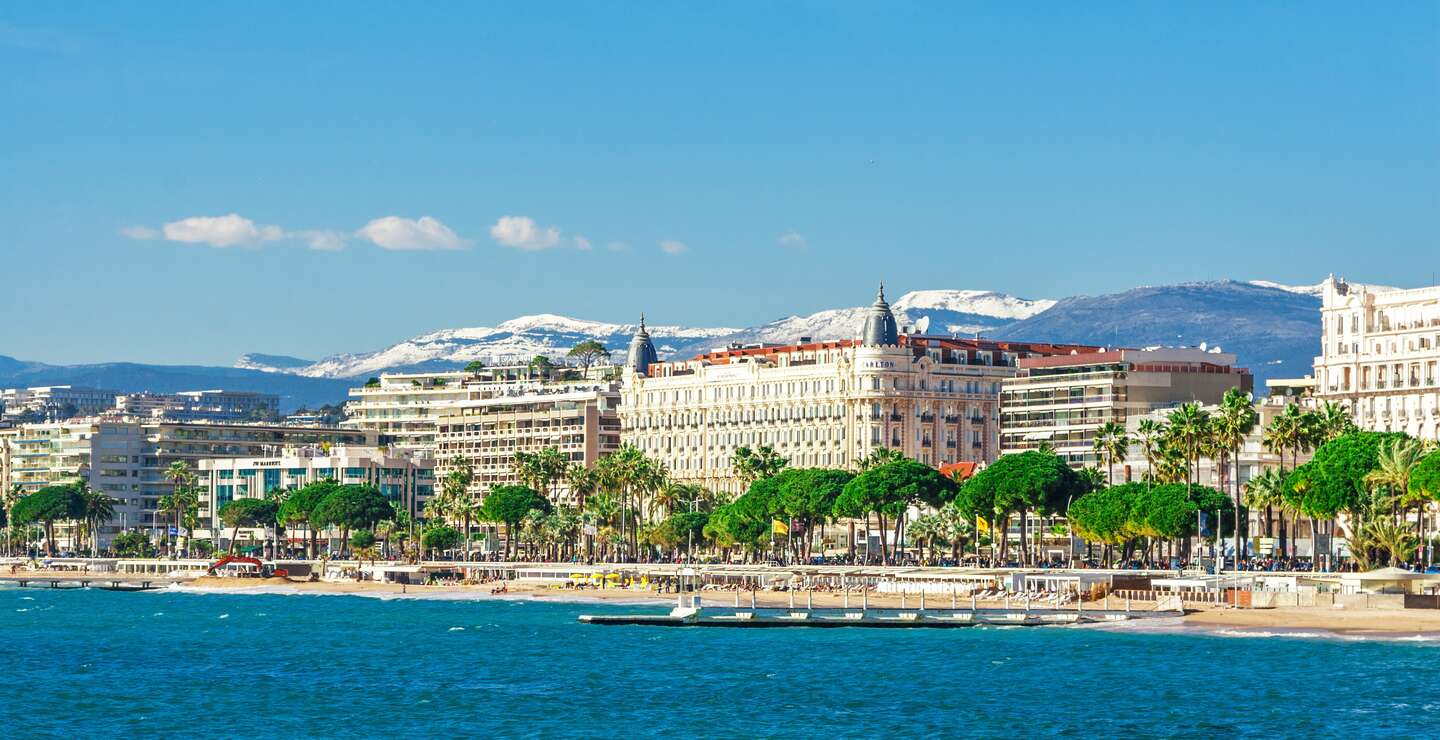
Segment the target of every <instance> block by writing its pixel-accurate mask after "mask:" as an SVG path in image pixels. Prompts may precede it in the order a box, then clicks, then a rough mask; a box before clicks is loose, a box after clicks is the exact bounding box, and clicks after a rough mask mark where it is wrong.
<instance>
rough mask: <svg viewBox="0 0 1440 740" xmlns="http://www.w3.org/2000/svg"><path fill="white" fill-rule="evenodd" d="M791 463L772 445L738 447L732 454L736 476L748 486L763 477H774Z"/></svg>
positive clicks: (731, 461) (731, 462) (731, 460)
mask: <svg viewBox="0 0 1440 740" xmlns="http://www.w3.org/2000/svg"><path fill="white" fill-rule="evenodd" d="M789 464H790V461H789V460H786V459H785V458H783V457H781V456H780V453H778V452H776V451H775V450H774V448H772V447H770V445H760V446H759V447H756V448H755V449H753V450H752V449H751V448H749V447H736V448H735V454H733V455H731V456H730V466H731V467H732V468H734V469H735V476H736V477H737V478H739V479H740V480H742V481H744V482H745V485H746V486H749V485H750V484H751V483H754V482H755V481H757V480H760V479H761V478H770V477H773V476H774V475H775V474H776V473H779V472H780V471H781V470H782V469H784V467H785V466H786V465H789Z"/></svg>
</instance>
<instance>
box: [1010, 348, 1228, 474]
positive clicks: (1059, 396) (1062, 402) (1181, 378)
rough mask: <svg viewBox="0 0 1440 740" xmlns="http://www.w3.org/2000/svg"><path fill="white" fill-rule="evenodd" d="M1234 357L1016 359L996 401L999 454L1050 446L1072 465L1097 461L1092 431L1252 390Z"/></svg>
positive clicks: (1165, 352)
mask: <svg viewBox="0 0 1440 740" xmlns="http://www.w3.org/2000/svg"><path fill="white" fill-rule="evenodd" d="M1235 363H1236V357H1235V355H1233V354H1226V353H1222V352H1208V351H1205V350H1200V349H1189V348H1162V349H1144V350H1140V349H1107V350H1098V351H1089V352H1082V353H1076V354H1073V355H1064V356H1051V357H1036V358H1030V359H1025V360H1021V361H1020V370H1019V373H1018V374H1016V375H1015V377H1013V378H1009V379H1007V380H1006V381H1005V382H1004V387H1005V390H1004V395H1003V396H1002V398H1001V401H1000V406H1001V411H1000V413H1001V421H1000V423H1001V427H1002V433H1001V441H1000V447H1001V451H1002V452H1003V453H1006V454H1009V453H1012V452H1024V451H1026V450H1033V449H1036V448H1038V447H1040V446H1041V445H1049V446H1050V447H1051V448H1053V449H1054V450H1055V453H1056V454H1057V455H1060V456H1061V457H1063V458H1065V460H1066V461H1067V462H1069V463H1070V464H1071V465H1073V466H1076V467H1079V466H1084V465H1096V464H1098V463H1099V456H1098V455H1097V453H1096V452H1095V447H1094V444H1095V432H1096V430H1098V429H1099V428H1100V426H1101V425H1103V424H1106V423H1109V422H1117V423H1119V424H1121V425H1128V424H1129V423H1130V420H1131V419H1132V418H1135V417H1138V416H1144V415H1146V414H1149V413H1151V412H1153V411H1155V410H1156V409H1169V408H1173V407H1175V406H1178V405H1180V404H1182V403H1190V402H1199V403H1201V404H1213V403H1219V402H1220V399H1221V397H1223V396H1224V395H1225V391H1228V390H1230V389H1231V388H1240V389H1241V390H1244V391H1246V392H1250V391H1251V390H1252V389H1253V387H1254V379H1253V378H1252V376H1251V375H1250V372H1249V371H1248V370H1246V369H1244V368H1241V367H1236V364H1235Z"/></svg>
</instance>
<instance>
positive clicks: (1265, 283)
mask: <svg viewBox="0 0 1440 740" xmlns="http://www.w3.org/2000/svg"><path fill="white" fill-rule="evenodd" d="M1246 282H1248V283H1249V284H1250V285H1255V286H1259V287H1261V288H1275V289H1276V290H1283V291H1285V292H1287V293H1299V294H1300V295H1308V296H1314V297H1316V298H1319V297H1320V294H1321V293H1322V292H1323V291H1324V289H1325V283H1315V284H1314V285H1286V284H1284V283H1277V282H1273V281H1270V280H1249V281H1246ZM1351 285H1353V286H1355V287H1357V288H1368V289H1370V290H1373V291H1381V292H1383V291H1387V290H1398V288H1392V287H1390V286H1388V285H1371V284H1367V283H1351Z"/></svg>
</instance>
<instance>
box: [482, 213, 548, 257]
mask: <svg viewBox="0 0 1440 740" xmlns="http://www.w3.org/2000/svg"><path fill="white" fill-rule="evenodd" d="M490 236H491V237H492V238H494V239H495V241H497V242H499V243H501V244H503V245H505V246H507V247H514V248H516V249H520V250H523V251H526V252H538V251H539V250H542V249H549V248H551V247H553V246H555V245H556V244H559V243H560V230H559V229H557V228H555V227H554V226H546V227H543V228H542V227H540V226H537V225H536V224H535V219H533V218H530V217H529V216H501V217H500V220H499V221H496V222H495V225H494V226H491V227H490Z"/></svg>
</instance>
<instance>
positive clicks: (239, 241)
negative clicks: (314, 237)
mask: <svg viewBox="0 0 1440 740" xmlns="http://www.w3.org/2000/svg"><path fill="white" fill-rule="evenodd" d="M163 231H164V233H165V238H166V239H167V240H169V241H172V242H184V243H186V244H209V245H210V246H212V247H236V246H245V245H253V244H260V243H261V242H269V241H275V240H276V239H282V238H284V237H285V232H284V231H283V230H281V228H280V227H279V226H257V225H256V224H255V222H254V221H251V220H250V219H248V218H244V217H243V216H240V215H239V214H236V213H231V214H229V215H226V216H191V217H190V218H183V219H180V220H179V221H172V222H170V223H168V224H165V226H164V227H163Z"/></svg>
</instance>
